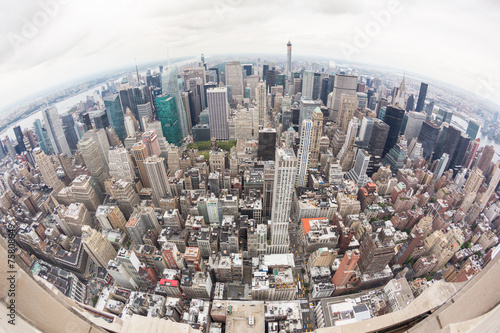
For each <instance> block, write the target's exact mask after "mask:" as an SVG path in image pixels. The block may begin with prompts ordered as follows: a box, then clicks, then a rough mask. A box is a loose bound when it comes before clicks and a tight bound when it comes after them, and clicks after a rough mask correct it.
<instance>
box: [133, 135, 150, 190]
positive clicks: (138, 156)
mask: <svg viewBox="0 0 500 333" xmlns="http://www.w3.org/2000/svg"><path fill="white" fill-rule="evenodd" d="M130 151H131V153H132V156H134V160H135V164H136V165H137V169H138V170H139V177H140V178H141V182H142V186H144V187H151V184H150V182H149V178H148V174H147V172H146V167H145V166H144V161H146V159H147V158H148V156H149V152H148V148H147V147H146V145H145V144H144V143H143V142H137V143H136V144H134V145H133V146H132V149H130Z"/></svg>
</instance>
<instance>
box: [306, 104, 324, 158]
mask: <svg viewBox="0 0 500 333" xmlns="http://www.w3.org/2000/svg"><path fill="white" fill-rule="evenodd" d="M311 119H312V134H311V148H310V153H309V166H308V168H317V167H318V161H319V150H320V144H321V137H322V136H323V113H322V112H321V110H320V109H319V108H315V109H314V111H313V114H312V117H311Z"/></svg>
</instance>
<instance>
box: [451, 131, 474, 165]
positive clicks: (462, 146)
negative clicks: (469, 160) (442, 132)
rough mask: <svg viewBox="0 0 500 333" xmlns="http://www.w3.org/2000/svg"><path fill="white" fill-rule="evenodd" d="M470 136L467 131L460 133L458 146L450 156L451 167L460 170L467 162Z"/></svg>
mask: <svg viewBox="0 0 500 333" xmlns="http://www.w3.org/2000/svg"><path fill="white" fill-rule="evenodd" d="M470 140H471V139H470V137H469V136H468V135H467V134H465V133H460V136H459V137H458V142H457V147H456V148H455V152H454V153H453V155H452V156H451V157H450V163H449V167H450V168H451V169H453V170H456V171H457V172H458V169H460V168H461V167H462V166H463V165H464V164H465V162H466V158H465V154H466V153H467V149H468V148H469V144H470Z"/></svg>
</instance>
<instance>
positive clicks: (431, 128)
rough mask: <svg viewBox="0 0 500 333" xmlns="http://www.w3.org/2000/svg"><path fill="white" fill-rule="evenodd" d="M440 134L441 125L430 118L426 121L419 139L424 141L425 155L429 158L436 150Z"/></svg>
mask: <svg viewBox="0 0 500 333" xmlns="http://www.w3.org/2000/svg"><path fill="white" fill-rule="evenodd" d="M438 136H439V126H438V125H437V124H436V123H433V122H432V121H430V120H426V121H424V123H423V124H422V129H421V130H420V134H419V136H418V141H419V142H420V143H422V148H423V150H424V152H423V155H424V158H425V159H426V160H428V159H429V158H430V157H431V156H432V153H433V151H434V147H435V146H436V142H437V139H438Z"/></svg>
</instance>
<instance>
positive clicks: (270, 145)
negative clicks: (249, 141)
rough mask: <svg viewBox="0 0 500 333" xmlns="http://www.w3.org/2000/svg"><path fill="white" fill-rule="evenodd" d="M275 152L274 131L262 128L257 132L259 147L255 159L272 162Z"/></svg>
mask: <svg viewBox="0 0 500 333" xmlns="http://www.w3.org/2000/svg"><path fill="white" fill-rule="evenodd" d="M275 150H276V130H275V129H274V128H264V129H261V130H259V147H258V150H257V157H258V158H259V159H260V160H262V161H273V160H274V157H275Z"/></svg>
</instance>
